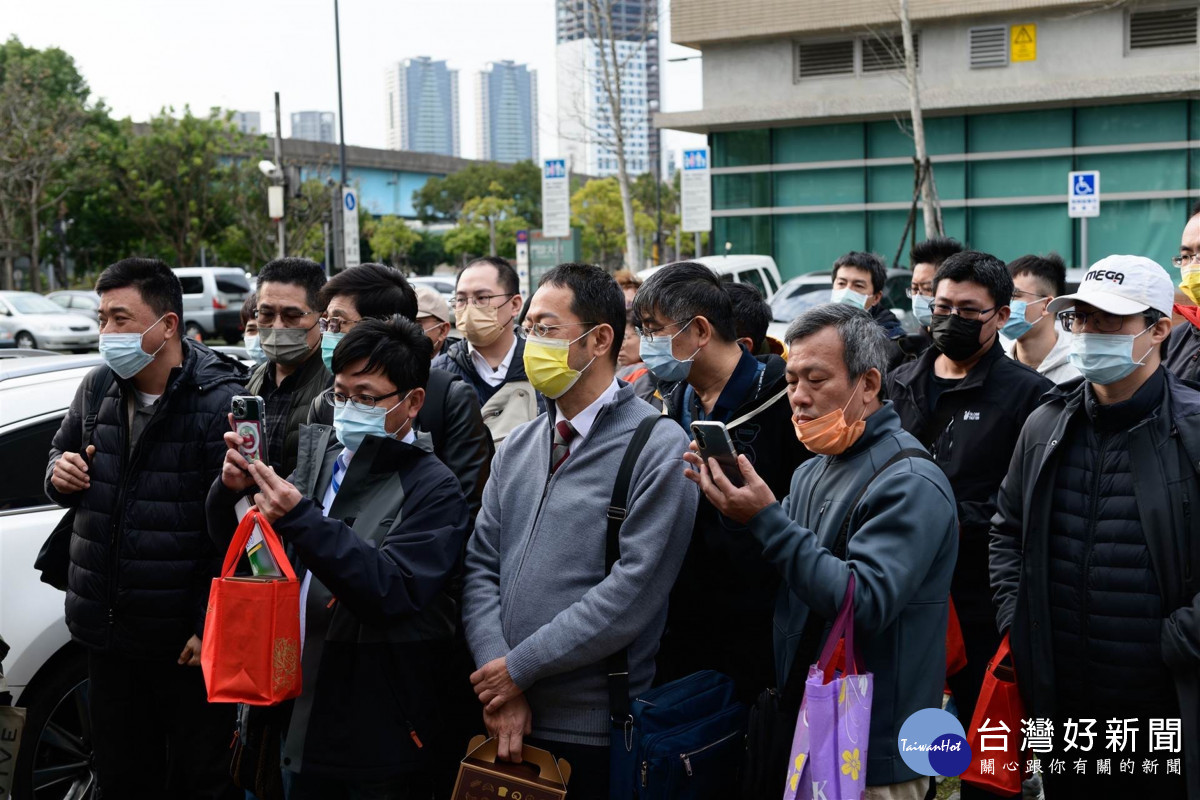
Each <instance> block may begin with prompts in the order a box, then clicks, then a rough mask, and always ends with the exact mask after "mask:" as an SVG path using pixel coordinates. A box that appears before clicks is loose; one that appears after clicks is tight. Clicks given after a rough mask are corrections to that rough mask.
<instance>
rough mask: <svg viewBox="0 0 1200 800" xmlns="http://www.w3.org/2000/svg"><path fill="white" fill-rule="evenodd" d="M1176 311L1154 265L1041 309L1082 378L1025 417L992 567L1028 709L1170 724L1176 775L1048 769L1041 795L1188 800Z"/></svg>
mask: <svg viewBox="0 0 1200 800" xmlns="http://www.w3.org/2000/svg"><path fill="white" fill-rule="evenodd" d="M1173 302H1174V286H1173V285H1172V283H1171V278H1170V276H1169V275H1168V274H1167V272H1166V270H1164V269H1163V268H1162V267H1161V266H1159V265H1158V264H1156V263H1155V262H1153V261H1151V260H1150V259H1148V258H1143V257H1141V256H1109V257H1108V258H1105V259H1103V260H1101V261H1099V262H1097V263H1096V264H1095V265H1093V266H1092V268H1091V269H1089V270H1088V272H1087V274H1086V275H1085V276H1084V278H1083V281H1082V282H1081V283H1080V285H1079V291H1078V292H1076V293H1075V294H1072V295H1068V296H1065V297H1058V298H1056V299H1055V300H1054V302H1053V303H1051V304H1050V312H1051V313H1052V314H1056V315H1057V316H1058V319H1059V321H1060V322H1061V323H1062V325H1063V326H1064V327H1066V328H1069V329H1070V331H1071V363H1072V364H1073V365H1074V366H1075V367H1076V368H1077V369H1078V370H1079V371H1080V372H1081V373H1083V379H1082V380H1076V381H1074V382H1072V383H1068V384H1065V385H1062V386H1059V387H1058V388H1056V389H1055V390H1053V391H1051V392H1050V393H1049V394H1047V396H1046V397H1047V400H1046V402H1045V404H1044V405H1042V406H1041V407H1040V408H1038V409H1037V410H1036V411H1034V412H1033V413H1032V414H1031V415H1030V417H1029V419H1028V421H1027V422H1026V423H1025V426H1024V428H1023V429H1022V431H1021V435H1020V438H1019V439H1018V442H1017V446H1016V449H1015V451H1014V452H1013V456H1012V461H1011V463H1010V465H1009V470H1008V475H1007V477H1005V479H1004V482H1003V483H1002V484H1001V487H1000V493H999V496H998V498H997V502H996V505H997V513H996V515H995V516H994V517H993V518H992V526H991V557H990V563H991V584H992V587H993V589H994V590H995V604H996V606H997V626H998V628H999V629H1000V630H1001V631H1002V632H1003V631H1008V632H1009V635H1010V638H1011V642H1012V655H1013V664H1014V668H1015V670H1016V674H1017V676H1018V679H1017V686H1018V688H1019V689H1020V691H1021V695H1022V697H1023V698H1024V701H1025V712H1026V715H1027V716H1029V717H1044V718H1047V719H1050V720H1052V722H1053V724H1054V725H1055V726H1056V727H1059V726H1061V724H1062V722H1063V721H1064V720H1066V719H1069V718H1075V719H1084V720H1090V719H1096V720H1108V719H1122V720H1125V719H1134V720H1138V721H1140V724H1141V730H1143V731H1145V730H1147V727H1146V726H1147V725H1148V724H1150V725H1152V722H1150V723H1148V722H1146V720H1151V721H1152V720H1154V719H1180V718H1182V720H1183V722H1182V726H1183V727H1182V744H1183V752H1184V768H1183V776H1182V777H1181V776H1178V775H1175V776H1170V775H1166V776H1160V777H1157V778H1155V779H1154V782H1153V783H1152V784H1148V783H1146V782H1145V779H1144V777H1143V776H1137V777H1134V776H1130V775H1123V774H1122V775H1117V774H1115V773H1114V774H1113V775H1111V776H1109V775H1102V776H1099V777H1097V776H1095V775H1086V776H1078V775H1075V774H1073V773H1072V771H1068V773H1067V774H1062V775H1057V774H1052V772H1053V771H1051V772H1050V773H1044V774H1043V779H1044V781H1045V783H1046V796H1047V797H1049V796H1054V797H1056V798H1059V797H1065V798H1073V797H1080V798H1091V797H1132V796H1135V793H1136V792H1138V791H1144V790H1145V789H1147V788H1151V787H1152V792H1153V795H1154V796H1155V797H1156V798H1160V797H1185V796H1186V797H1197V796H1200V724H1198V723H1200V695H1198V693H1197V688H1198V686H1200V595H1198V594H1197V589H1198V587H1197V585H1196V580H1197V577H1196V576H1197V575H1200V562H1198V559H1200V548H1198V547H1197V544H1196V543H1197V542H1198V541H1200V515H1198V514H1197V513H1196V509H1197V508H1198V507H1200V506H1198V505H1197V503H1200V480H1198V478H1197V466H1198V465H1200V392H1197V391H1196V389H1195V388H1193V385H1190V384H1185V383H1183V382H1182V381H1181V380H1180V379H1178V378H1177V377H1176V376H1175V375H1174V374H1173V373H1171V372H1169V371H1168V370H1167V369H1166V368H1164V367H1163V366H1162V353H1163V350H1165V342H1166V339H1167V335H1168V333H1169V332H1170V329H1171V319H1170V314H1171V307H1172V304H1173ZM1101 724H1103V723H1101ZM1053 755H1054V756H1055V757H1060V754H1059V753H1054V754H1053ZM1067 756H1071V754H1069V753H1068V754H1067ZM1050 757H1051V755H1049V754H1048V755H1045V756H1043V758H1045V759H1047V760H1049V759H1050ZM1139 778H1141V780H1139Z"/></svg>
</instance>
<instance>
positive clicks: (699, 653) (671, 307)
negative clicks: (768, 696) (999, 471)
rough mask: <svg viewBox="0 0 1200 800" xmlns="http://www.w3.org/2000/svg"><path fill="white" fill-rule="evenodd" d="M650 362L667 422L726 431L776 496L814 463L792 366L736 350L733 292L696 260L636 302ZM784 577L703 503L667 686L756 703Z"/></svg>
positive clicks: (658, 279)
mask: <svg viewBox="0 0 1200 800" xmlns="http://www.w3.org/2000/svg"><path fill="white" fill-rule="evenodd" d="M634 314H635V316H636V317H637V321H638V325H639V327H640V329H641V334H642V344H641V355H642V359H643V361H645V363H646V366H647V367H648V368H649V369H650V371H651V372H653V373H654V374H655V375H656V376H657V377H658V379H659V391H660V393H661V394H662V397H663V403H664V406H665V409H664V411H665V413H666V414H667V415H669V416H670V417H671V418H672V419H674V420H675V421H676V422H678V423H679V424H680V425H681V426H682V427H683V429H684V431H685V432H686V433H687V435H688V437H689V438H691V436H692V431H691V423H692V422H693V421H697V420H717V421H720V422H723V423H725V425H726V426H727V427H728V429H729V436H730V439H731V440H732V441H733V445H734V448H735V449H736V450H737V451H738V452H739V453H744V454H745V455H746V457H747V458H749V459H750V461H751V463H752V464H754V465H755V468H756V469H757V470H759V474H760V475H762V477H763V480H764V481H766V482H767V485H768V486H770V487H771V491H773V492H774V493H775V495H776V496H777V497H782V496H783V495H785V494H787V490H788V484H789V482H790V481H791V477H792V472H793V471H794V470H795V469H796V466H797V465H798V464H800V462H801V461H804V460H805V459H806V458H808V457H809V456H810V455H811V454H810V453H809V452H808V451H807V450H805V449H804V447H803V446H802V445H801V444H800V442H799V441H797V440H796V436H795V433H794V432H793V429H792V421H791V420H792V410H791V407H790V406H789V405H788V401H787V379H786V377H785V376H784V368H785V366H786V364H785V362H784V360H783V359H782V358H780V357H779V356H777V355H764V356H753V355H751V354H750V353H749V352H748V351H747V350H746V349H745V348H744V347H742V346H741V345H739V344H738V343H737V330H736V326H735V323H734V319H733V310H732V304H731V301H730V299H729V294H728V293H727V292H726V291H724V289H723V287H722V284H721V280H720V278H718V277H717V275H716V274H715V273H713V272H712V270H710V269H708V268H707V267H705V266H702V265H700V264H696V263H693V262H682V263H679V264H672V265H670V266H668V267H663V268H662V269H660V270H659V271H657V272H656V273H654V275H652V276H651V277H650V279H649V280H647V281H646V282H645V283H644V284H642V286H641V288H640V289H638V293H637V296H636V297H635V298H634ZM778 586H779V573H778V571H776V569H775V568H774V567H772V566H771V564H769V563H768V562H767V561H766V559H764V558H763V554H762V546H761V545H760V544H759V543H758V542H756V541H755V540H754V537H752V536H751V535H750V534H749V532H748V531H747V530H746V527H745V526H744V525H742V524H739V523H737V522H734V521H733V520H731V519H729V518H728V517H725V516H723V515H721V514H720V512H718V511H717V510H716V508H715V507H714V506H713V505H712V503H710V502H708V501H707V500H704V499H701V501H700V505H699V507H698V508H697V510H696V524H695V528H694V529H693V532H692V542H691V545H690V547H689V548H688V554H687V558H686V560H685V561H684V564H683V569H682V570H681V571H680V573H679V579H678V580H677V581H676V583H675V588H674V590H673V591H672V593H671V603H670V606H669V608H668V612H667V630H666V633H665V634H664V636H663V642H662V649H661V650H660V652H659V659H658V668H659V671H658V674H657V676H656V678H655V680H656V681H657V682H659V683H665V682H667V681H671V680H675V679H677V678H681V677H683V676H685V675H689V674H691V673H693V672H696V671H697V670H702V669H715V670H717V671H719V672H723V673H725V674H726V675H729V676H730V677H731V678H733V680H734V682H735V684H736V685H737V692H738V696H739V699H741V700H743V701H745V702H752V701H753V700H754V698H755V697H757V696H758V694H759V693H760V692H761V691H762V690H763V689H766V688H767V687H769V686H774V685H775V677H774V674H775V671H774V669H773V668H772V655H771V653H772V650H771V648H772V644H771V616H772V614H773V612H774V608H775V596H776V589H777V587H778Z"/></svg>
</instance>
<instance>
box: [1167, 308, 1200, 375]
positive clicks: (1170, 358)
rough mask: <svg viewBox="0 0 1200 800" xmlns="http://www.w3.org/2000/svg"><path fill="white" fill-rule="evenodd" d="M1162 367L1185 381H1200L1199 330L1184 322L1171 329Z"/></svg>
mask: <svg viewBox="0 0 1200 800" xmlns="http://www.w3.org/2000/svg"><path fill="white" fill-rule="evenodd" d="M1163 366H1165V367H1166V368H1167V369H1169V370H1170V371H1171V372H1174V373H1175V374H1176V375H1178V376H1179V377H1180V378H1182V379H1183V380H1185V381H1196V380H1200V328H1197V327H1196V326H1195V325H1193V324H1192V323H1190V322H1187V321H1184V322H1182V323H1180V324H1178V325H1176V326H1175V327H1174V328H1172V329H1171V335H1170V336H1169V337H1168V338H1167V357H1166V358H1164V359H1163Z"/></svg>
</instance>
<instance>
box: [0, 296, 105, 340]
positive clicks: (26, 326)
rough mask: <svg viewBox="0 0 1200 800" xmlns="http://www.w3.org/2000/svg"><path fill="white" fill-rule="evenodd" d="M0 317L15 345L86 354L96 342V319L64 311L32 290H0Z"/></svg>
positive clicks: (98, 333)
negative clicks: (10, 330)
mask: <svg viewBox="0 0 1200 800" xmlns="http://www.w3.org/2000/svg"><path fill="white" fill-rule="evenodd" d="M0 318H3V319H4V320H5V321H6V322H7V323H9V325H5V327H6V328H10V327H11V329H12V331H13V341H14V343H15V344H16V346H17V347H31V348H41V349H42V350H73V351H75V352H77V353H86V352H88V351H89V350H95V349H96V348H97V347H98V346H99V344H100V328H99V327H98V326H97V325H96V320H94V319H91V318H89V317H84V316H80V315H79V314H76V313H72V312H70V311H67V310H66V309H64V308H63V307H62V306H60V305H59V304H58V303H56V302H54V301H53V300H47V299H46V298H45V297H43V296H42V295H40V294H37V293H35V292H0Z"/></svg>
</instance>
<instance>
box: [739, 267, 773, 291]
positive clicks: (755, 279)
mask: <svg viewBox="0 0 1200 800" xmlns="http://www.w3.org/2000/svg"><path fill="white" fill-rule="evenodd" d="M738 279H739V280H740V281H741V282H742V283H748V284H750V285H751V286H753V287H754V288H755V289H758V293H759V294H761V295H762V296H763V297H766V296H767V287H766V285H765V284H764V283H763V279H762V275H761V274H759V272H758V270H757V269H748V270H746V271H745V272H739V273H738Z"/></svg>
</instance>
